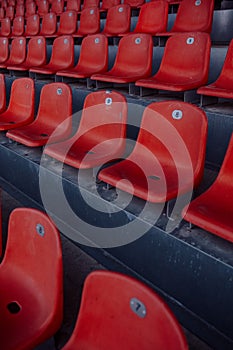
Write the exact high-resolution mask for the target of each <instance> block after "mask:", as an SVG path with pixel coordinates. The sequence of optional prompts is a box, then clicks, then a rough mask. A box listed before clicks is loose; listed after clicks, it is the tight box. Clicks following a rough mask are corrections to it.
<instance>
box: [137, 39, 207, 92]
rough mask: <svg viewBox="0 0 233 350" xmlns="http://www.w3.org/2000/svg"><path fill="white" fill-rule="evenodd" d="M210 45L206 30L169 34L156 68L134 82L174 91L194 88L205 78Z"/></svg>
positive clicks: (146, 86) (150, 87)
mask: <svg viewBox="0 0 233 350" xmlns="http://www.w3.org/2000/svg"><path fill="white" fill-rule="evenodd" d="M210 49H211V41H210V37H209V34H206V33H182V34H177V35H175V36H172V37H170V38H169V39H168V41H167V43H166V47H165V50H164V54H163V58H162V62H161V64H160V67H159V70H158V72H157V73H156V74H155V75H154V76H152V77H150V78H147V79H141V80H138V81H137V82H136V85H137V86H140V87H142V88H149V89H158V90H167V91H176V92H185V91H187V90H194V89H197V88H198V87H200V86H202V85H204V84H205V83H206V82H207V79H208V73H209V62H210ZM181 52H182V54H181ZM141 95H143V89H141Z"/></svg>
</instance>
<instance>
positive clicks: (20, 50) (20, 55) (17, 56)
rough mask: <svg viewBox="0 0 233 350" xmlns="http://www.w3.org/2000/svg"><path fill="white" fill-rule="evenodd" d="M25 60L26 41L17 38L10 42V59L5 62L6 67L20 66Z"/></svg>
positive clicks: (23, 38)
mask: <svg viewBox="0 0 233 350" xmlns="http://www.w3.org/2000/svg"><path fill="white" fill-rule="evenodd" d="M25 58H26V39H25V37H17V38H14V39H13V40H12V43H11V50H10V57H9V59H8V60H7V62H6V64H7V66H8V65H9V66H11V65H17V64H21V63H23V62H24V61H25Z"/></svg>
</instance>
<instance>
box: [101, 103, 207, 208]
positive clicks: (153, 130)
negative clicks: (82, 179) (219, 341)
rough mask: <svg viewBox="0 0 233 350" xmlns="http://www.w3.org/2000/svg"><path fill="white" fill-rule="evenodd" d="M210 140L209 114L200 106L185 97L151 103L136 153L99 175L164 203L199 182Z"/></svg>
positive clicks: (188, 190) (143, 123) (147, 198)
mask: <svg viewBox="0 0 233 350" xmlns="http://www.w3.org/2000/svg"><path fill="white" fill-rule="evenodd" d="M197 135H198V137H197ZM206 139H207V118H206V115H205V113H204V111H202V110H201V109H199V108H198V107H196V106H194V105H191V104H189V103H185V102H180V101H164V102H155V103H152V104H150V105H149V106H148V107H146V109H145V111H144V113H143V119H142V122H141V127H140V131H139V135H138V138H137V141H136V145H135V147H134V149H133V151H132V153H131V154H130V155H129V156H128V157H127V158H126V159H125V160H123V161H121V162H119V163H117V164H115V165H112V166H110V167H107V168H105V169H103V170H102V171H100V173H99V175H98V177H99V179H100V180H102V181H104V182H106V183H108V184H110V185H112V186H115V187H117V188H119V189H120V190H123V191H125V192H129V193H131V194H133V195H135V196H137V197H139V198H142V199H144V200H146V201H149V202H154V203H164V202H166V201H169V200H171V199H173V198H176V197H177V196H179V195H182V194H184V193H187V192H191V191H192V189H193V187H196V186H197V185H198V184H199V182H200V180H201V179H202V175H203V170H204V159H205V148H206ZM129 183H130V184H131V185H129Z"/></svg>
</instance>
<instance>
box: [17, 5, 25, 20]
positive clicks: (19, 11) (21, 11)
mask: <svg viewBox="0 0 233 350" xmlns="http://www.w3.org/2000/svg"><path fill="white" fill-rule="evenodd" d="M24 12H25V7H24V5H22V4H21V5H17V6H16V8H15V17H18V16H23V17H24Z"/></svg>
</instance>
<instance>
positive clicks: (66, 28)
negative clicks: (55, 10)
mask: <svg viewBox="0 0 233 350" xmlns="http://www.w3.org/2000/svg"><path fill="white" fill-rule="evenodd" d="M76 27H77V13H76V12H75V11H66V12H63V13H62V14H61V16H60V24H59V28H58V32H57V35H64V34H67V35H71V34H74V33H75V32H76Z"/></svg>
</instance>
